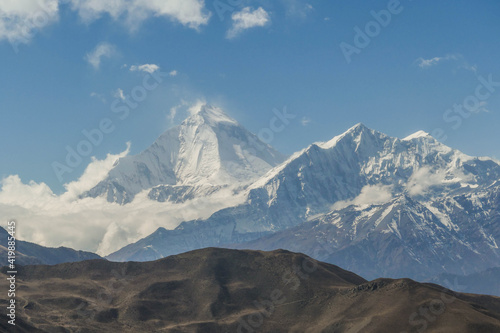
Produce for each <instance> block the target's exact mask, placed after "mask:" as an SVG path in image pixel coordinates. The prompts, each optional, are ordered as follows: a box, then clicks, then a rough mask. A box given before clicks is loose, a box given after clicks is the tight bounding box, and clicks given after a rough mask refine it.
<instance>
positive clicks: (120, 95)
mask: <svg viewBox="0 0 500 333" xmlns="http://www.w3.org/2000/svg"><path fill="white" fill-rule="evenodd" d="M113 97H115V98H119V99H121V100H122V101H124V100H125V93H124V92H123V89H121V88H118V89H116V91H115V93H114V94H113Z"/></svg>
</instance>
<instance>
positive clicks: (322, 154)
mask: <svg viewBox="0 0 500 333" xmlns="http://www.w3.org/2000/svg"><path fill="white" fill-rule="evenodd" d="M499 179H500V165H499V164H498V163H497V162H496V161H495V160H492V159H488V158H474V157H470V156H467V155H465V154H463V153H461V152H460V151H457V150H454V149H452V148H449V147H447V146H445V145H444V144H442V143H440V142H438V141H436V140H435V139H434V138H432V137H431V136H429V135H428V134H426V133H425V132H417V133H415V134H414V135H411V136H409V137H407V138H404V139H398V138H392V137H389V136H387V135H385V134H383V133H380V132H377V131H375V130H372V129H369V128H367V127H366V126H364V125H362V124H358V125H356V126H354V127H352V128H351V129H349V130H348V131H346V132H345V133H343V134H342V135H339V136H336V137H334V138H333V139H332V140H330V141H328V142H322V143H315V144H312V145H311V146H309V147H308V148H306V149H304V150H302V151H299V152H297V153H295V154H293V155H292V156H291V157H290V158H288V159H287V160H286V161H284V162H283V163H282V164H280V165H278V166H276V167H275V168H273V169H271V170H270V171H269V172H267V174H266V175H264V176H263V177H261V178H259V179H258V180H256V181H254V182H253V183H252V184H251V185H250V186H249V187H248V189H247V191H248V192H247V200H246V202H245V203H243V204H241V205H238V206H235V207H228V208H225V209H222V210H220V211H218V212H216V213H215V214H213V215H212V216H211V217H210V218H208V219H206V220H194V221H186V222H183V223H182V224H181V225H179V226H178V227H177V228H176V229H175V230H166V229H164V228H160V229H158V230H157V231H156V232H155V233H153V234H152V235H150V236H148V237H146V238H144V239H141V240H140V241H138V242H137V243H134V244H130V245H128V246H126V247H124V248H123V249H121V250H119V251H117V252H115V253H113V254H111V255H109V256H108V257H107V258H108V259H110V260H116V261H126V260H154V259H158V258H162V257H165V256H167V255H171V254H176V253H181V252H185V251H189V250H192V249H196V248H203V247H208V246H232V247H236V248H253V249H266V250H271V249H277V248H286V249H290V250H293V251H298V252H303V253H306V254H309V255H312V256H313V257H315V258H317V259H321V260H325V261H327V262H331V263H335V264H339V265H341V266H343V267H346V268H348V269H350V270H353V271H355V272H359V273H360V274H363V275H364V276H367V277H369V278H375V277H378V276H388V277H395V278H396V277H412V278H416V279H428V278H431V277H433V276H435V275H437V274H440V273H443V272H449V273H453V274H471V273H474V272H479V271H482V270H485V269H487V268H489V267H494V266H499V265H500V250H499V248H498V242H499V241H500V229H499V228H500V223H499V222H500V221H499V218H500V208H499V204H500V201H499V189H500V182H499ZM318 247H319V248H321V251H318Z"/></svg>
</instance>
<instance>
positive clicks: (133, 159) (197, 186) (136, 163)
mask: <svg viewBox="0 0 500 333" xmlns="http://www.w3.org/2000/svg"><path fill="white" fill-rule="evenodd" d="M283 160H284V156H283V155H282V154H280V153H279V152H277V151H276V150H274V149H273V148H272V147H270V146H269V145H267V144H265V143H263V142H262V141H261V140H260V139H259V138H258V137H257V136H256V135H254V134H252V133H250V132H248V131H247V130H246V129H245V128H243V127H242V126H240V125H239V124H238V122H236V120H234V119H232V118H230V117H229V116H227V115H226V114H225V113H224V112H223V111H222V110H221V109H219V108H217V107H213V106H209V105H204V106H202V107H201V109H200V110H198V112H196V113H195V114H193V115H191V116H190V117H188V118H187V119H186V120H184V121H183V122H182V123H181V124H180V125H178V126H176V127H173V128H171V129H170V130H168V131H166V132H165V133H163V134H162V135H161V136H160V137H159V138H158V139H157V140H156V141H155V142H154V143H153V144H152V145H151V146H150V147H149V148H148V149H146V150H145V151H143V152H142V153H140V154H138V155H134V156H126V157H123V158H121V159H119V160H118V161H117V163H116V164H115V166H114V167H113V169H112V170H111V171H110V172H109V174H108V176H107V177H106V178H105V179H104V180H102V181H101V182H100V183H99V184H97V185H96V186H95V187H94V188H92V189H91V190H90V191H88V192H87V193H85V194H84V195H83V197H99V196H104V197H106V198H107V200H108V201H109V202H117V203H120V204H126V203H129V202H131V201H132V200H133V199H134V197H135V195H136V194H138V193H139V192H141V191H144V190H145V191H147V192H148V197H149V198H150V199H153V200H158V201H169V202H174V203H178V202H184V201H185V200H188V199H190V198H193V197H195V196H206V195H208V194H210V193H213V192H214V191H217V190H219V189H220V188H224V187H227V186H231V187H237V186H238V185H242V184H248V183H249V182H251V181H252V180H255V179H257V178H259V177H261V176H262V175H264V174H265V173H266V172H267V171H268V170H269V169H271V168H272V167H274V166H276V165H278V164H279V163H281V162H282V161H283Z"/></svg>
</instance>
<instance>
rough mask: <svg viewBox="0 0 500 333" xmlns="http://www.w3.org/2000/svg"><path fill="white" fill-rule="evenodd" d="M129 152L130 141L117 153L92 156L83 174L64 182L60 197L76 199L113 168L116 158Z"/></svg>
mask: <svg viewBox="0 0 500 333" xmlns="http://www.w3.org/2000/svg"><path fill="white" fill-rule="evenodd" d="M129 152H130V142H127V149H126V150H125V151H123V152H121V153H119V154H117V155H112V154H107V155H106V158H105V159H104V160H98V159H96V158H95V157H92V162H90V164H89V165H88V166H87V168H85V171H84V172H83V174H82V175H81V176H80V178H78V180H75V181H73V182H70V183H67V184H64V188H65V189H66V192H65V193H64V194H63V195H62V196H61V198H64V199H67V200H74V199H77V198H78V196H79V195H81V194H82V193H84V192H86V191H88V190H90V189H91V188H93V187H94V186H96V185H97V184H98V183H99V182H100V181H101V180H103V179H104V178H105V177H106V175H107V174H108V172H109V171H110V170H111V169H112V168H113V166H114V164H115V163H116V161H118V159H120V158H122V157H125V156H127V155H128V153H129Z"/></svg>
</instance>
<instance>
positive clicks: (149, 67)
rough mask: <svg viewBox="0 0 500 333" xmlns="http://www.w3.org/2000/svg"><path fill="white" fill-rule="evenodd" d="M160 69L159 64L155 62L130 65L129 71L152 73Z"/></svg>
mask: <svg viewBox="0 0 500 333" xmlns="http://www.w3.org/2000/svg"><path fill="white" fill-rule="evenodd" d="M159 69H160V66H158V65H155V64H144V65H138V66H135V65H132V66H130V71H131V72H146V73H150V74H151V73H154V72H156V71H157V70H159Z"/></svg>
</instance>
